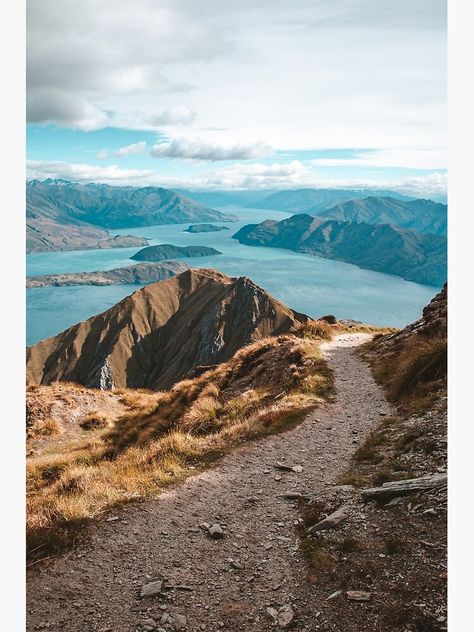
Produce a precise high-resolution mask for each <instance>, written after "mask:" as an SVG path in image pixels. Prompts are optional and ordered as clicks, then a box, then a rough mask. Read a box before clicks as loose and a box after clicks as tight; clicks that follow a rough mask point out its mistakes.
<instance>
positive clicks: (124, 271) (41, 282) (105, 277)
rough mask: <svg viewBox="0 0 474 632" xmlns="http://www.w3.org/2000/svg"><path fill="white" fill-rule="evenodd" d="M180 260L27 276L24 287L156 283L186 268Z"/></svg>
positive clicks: (187, 267)
mask: <svg viewBox="0 0 474 632" xmlns="http://www.w3.org/2000/svg"><path fill="white" fill-rule="evenodd" d="M188 269H189V266H188V265H187V264H186V263H183V262H181V261H163V262H162V263H137V264H136V265H133V266H127V267H125V268H114V269H113V270H105V271H98V272H70V273H66V274H44V275H40V276H34V277H29V278H28V279H27V280H26V287H27V288H32V287H48V286H55V287H60V286H65V285H119V284H121V283H156V282H157V281H162V280H163V279H169V278H170V277H172V276H174V275H175V274H180V273H181V272H184V271H185V270H188Z"/></svg>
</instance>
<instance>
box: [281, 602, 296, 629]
mask: <svg viewBox="0 0 474 632" xmlns="http://www.w3.org/2000/svg"><path fill="white" fill-rule="evenodd" d="M294 618H295V611H294V610H293V608H292V607H291V606H290V605H286V606H282V607H281V608H280V609H279V610H278V618H277V624H278V627H279V628H282V630H286V629H287V628H289V627H290V625H291V624H292V623H293V619H294Z"/></svg>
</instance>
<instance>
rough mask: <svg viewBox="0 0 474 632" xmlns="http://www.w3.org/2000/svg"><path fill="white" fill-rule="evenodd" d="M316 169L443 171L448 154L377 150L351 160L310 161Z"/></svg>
mask: <svg viewBox="0 0 474 632" xmlns="http://www.w3.org/2000/svg"><path fill="white" fill-rule="evenodd" d="M309 162H310V163H311V164H312V165H314V166H315V167H405V168H411V169H442V168H445V167H446V163H447V160H446V152H445V151H444V150H442V149H439V148H432V149H411V148H408V149H377V150H373V151H360V152H356V153H355V154H354V156H351V157H350V158H316V159H314V160H310V161H309Z"/></svg>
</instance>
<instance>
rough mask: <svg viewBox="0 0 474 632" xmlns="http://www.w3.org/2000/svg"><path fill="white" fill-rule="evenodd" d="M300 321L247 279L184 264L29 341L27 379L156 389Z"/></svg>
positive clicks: (281, 331)
mask: <svg viewBox="0 0 474 632" xmlns="http://www.w3.org/2000/svg"><path fill="white" fill-rule="evenodd" d="M307 321H308V317H307V316H304V315H303V314H298V313H296V312H294V311H293V310H291V309H290V308H289V307H287V306H286V305H283V304H282V303H280V302H279V301H277V300H276V299H274V298H273V297H271V296H270V295H269V294H267V293H266V292H265V291H264V290H262V289H261V288H260V287H258V286H257V285H255V284H254V283H253V282H252V281H251V280H250V279H248V278H246V277H240V278H230V277H228V276H226V275H224V274H221V273H220V272H216V271H215V270H188V271H186V272H183V273H182V274H179V275H177V276H175V277H172V278H171V279H168V280H166V281H161V282H160V283H154V284H152V285H147V286H146V287H144V288H142V289H140V290H138V291H137V292H135V293H134V294H132V295H131V296H128V297H127V298H125V299H123V300H122V301H120V303H117V305H115V306H114V307H112V308H110V309H108V310H107V311H105V312H103V313H102V314H99V315H97V316H94V317H92V318H90V319H89V320H87V321H85V322H82V323H78V324H77V325H75V326H73V327H70V328H69V329H67V330H66V331H64V332H62V333H61V334H58V335H57V336H54V337H52V338H48V339H46V340H43V341H42V342H40V343H38V344H36V345H34V346H32V347H29V348H28V349H27V382H28V384H49V383H51V382H55V381H58V380H61V381H68V382H77V383H80V384H83V385H85V386H89V387H97V388H111V387H112V386H117V387H125V386H129V387H135V388H140V387H145V388H151V389H154V390H160V389H163V388H168V387H169V386H171V385H172V384H174V383H175V382H176V381H178V380H179V379H181V378H183V377H185V376H189V375H192V374H193V373H194V371H195V370H196V368H197V367H198V366H202V365H213V364H217V363H220V362H224V361H226V360H228V359H229V358H231V357H232V355H233V354H234V353H235V352H236V351H237V350H238V349H240V348H241V347H243V346H244V345H246V344H248V343H250V342H252V341H256V340H259V339H261V338H264V337H266V336H272V335H278V334H282V333H286V332H290V331H292V330H293V329H294V328H295V326H296V325H297V324H298V323H304V322H307Z"/></svg>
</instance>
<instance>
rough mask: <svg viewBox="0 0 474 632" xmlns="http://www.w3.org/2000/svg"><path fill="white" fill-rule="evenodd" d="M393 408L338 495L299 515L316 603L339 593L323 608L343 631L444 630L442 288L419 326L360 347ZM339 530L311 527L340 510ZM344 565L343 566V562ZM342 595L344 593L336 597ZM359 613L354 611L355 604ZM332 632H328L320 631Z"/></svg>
mask: <svg viewBox="0 0 474 632" xmlns="http://www.w3.org/2000/svg"><path fill="white" fill-rule="evenodd" d="M360 355H361V356H362V357H364V358H365V359H366V360H368V361H369V362H370V364H371V365H372V369H373V373H374V376H375V378H376V379H377V381H378V382H379V383H380V384H381V385H382V386H383V387H384V389H385V391H386V394H387V397H388V399H389V401H390V402H391V403H392V405H393V409H392V411H391V413H390V414H389V415H384V416H383V418H382V419H381V420H380V421H379V423H378V424H377V425H376V426H375V427H374V428H373V429H372V432H371V433H370V434H369V435H368V437H367V438H366V440H365V441H364V442H363V443H362V444H361V445H360V446H359V447H358V448H357V450H356V451H355V452H354V455H353V457H352V460H351V463H350V465H349V467H348V468H347V470H346V472H345V473H344V474H343V475H342V476H341V477H340V478H339V481H338V483H339V484H340V485H342V487H340V488H339V489H337V488H336V489H332V490H331V489H326V490H324V491H323V492H322V493H317V494H315V495H314V496H312V498H311V499H310V500H309V502H306V503H305V504H304V508H302V513H301V515H302V519H303V525H304V526H305V527H306V529H302V530H301V533H302V537H303V543H302V546H303V549H304V550H305V553H306V557H307V560H308V565H309V569H310V570H309V577H310V580H309V581H310V582H311V589H312V590H313V591H314V593H315V594H316V595H320V596H321V595H327V594H332V593H334V592H337V591H341V592H340V593H339V595H336V598H335V599H334V600H333V601H332V602H331V605H330V606H329V608H327V609H326V613H325V614H326V616H327V617H328V618H329V620H330V621H332V622H335V621H337V622H338V625H340V626H341V627H340V628H338V629H344V630H347V631H348V632H352V631H354V632H358V631H359V630H362V629H368V628H367V626H366V624H367V611H366V610H364V609H361V608H360V607H351V603H350V602H349V601H348V600H346V599H344V597H343V592H342V590H344V589H345V588H351V589H352V588H354V587H355V588H356V589H357V590H358V591H361V593H362V594H361V598H362V599H366V600H367V603H366V606H367V608H368V609H369V610H370V612H371V621H372V622H373V626H372V627H370V629H371V630H376V631H377V632H378V631H380V632H383V631H385V630H394V631H395V630H396V631H398V630H430V631H432V632H441V631H443V630H446V629H447V627H446V621H447V594H446V584H447V559H446V558H447V556H446V554H447V546H446V535H447V456H448V455H447V397H446V394H447V393H446V387H447V288H446V286H444V288H443V290H442V291H441V292H440V293H439V294H437V295H436V296H435V297H434V299H433V300H432V301H431V303H430V304H429V305H428V306H427V307H425V309H424V310H423V314H422V317H421V319H420V320H418V321H417V322H415V323H412V324H411V325H408V326H407V327H405V328H404V329H403V330H401V331H400V332H397V333H393V334H389V335H382V336H376V337H375V338H374V340H373V341H371V342H369V343H367V344H366V345H364V346H362V347H361V353H360ZM341 507H343V508H344V509H343V511H342V512H341V511H339V513H340V514H341V513H343V514H344V518H343V519H342V520H341V522H340V523H339V524H336V523H337V521H335V523H333V527H331V526H328V525H329V524H330V523H331V519H329V520H327V521H326V525H327V528H324V529H320V530H319V531H318V529H317V528H315V526H314V525H317V524H318V522H319V524H320V526H321V522H320V521H321V520H322V519H324V517H325V516H327V515H332V516H334V513H333V512H334V511H335V510H341ZM341 562H344V563H341ZM341 589H342V590H341ZM355 605H357V604H355ZM328 629H331V630H333V629H336V626H335V625H333V627H328Z"/></svg>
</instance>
